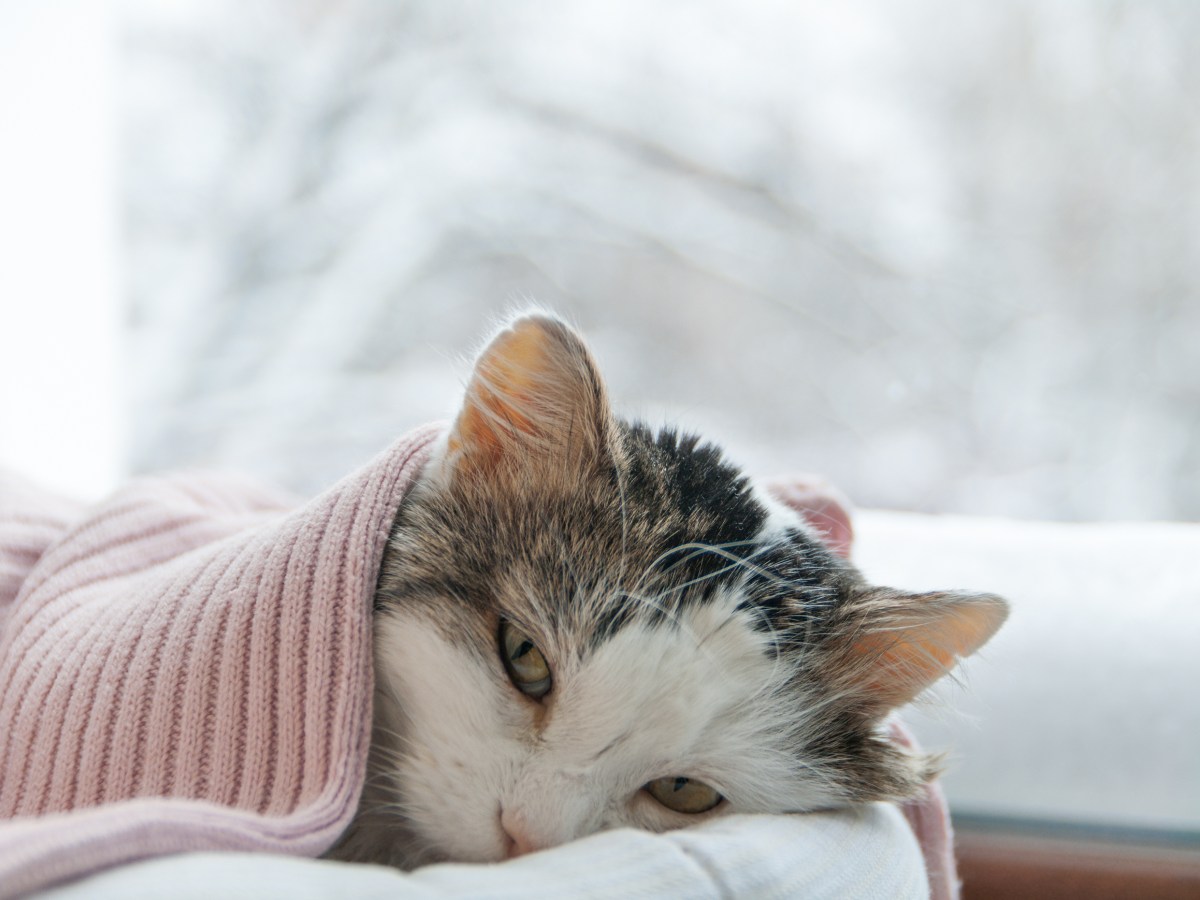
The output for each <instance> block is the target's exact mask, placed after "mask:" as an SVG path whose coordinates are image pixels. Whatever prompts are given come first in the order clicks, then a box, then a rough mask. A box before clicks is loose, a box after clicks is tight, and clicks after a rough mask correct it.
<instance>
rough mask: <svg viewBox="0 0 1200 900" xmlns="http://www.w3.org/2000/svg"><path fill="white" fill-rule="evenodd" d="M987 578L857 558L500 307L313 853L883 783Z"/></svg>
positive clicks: (532, 844)
mask: <svg viewBox="0 0 1200 900" xmlns="http://www.w3.org/2000/svg"><path fill="white" fill-rule="evenodd" d="M1006 615H1007V605H1006V604H1005V601H1004V600H1002V599H1001V598H999V597H996V596H994V595H991V594H973V593H965V592H941V593H925V594H910V593H906V592H904V591H900V590H895V589H892V588H886V587H878V586H873V585H870V584H868V583H867V582H866V581H865V580H864V578H863V576H862V575H861V574H860V573H859V572H858V571H857V570H856V569H855V568H854V567H853V566H852V565H851V564H850V563H849V562H848V561H847V560H846V559H844V558H843V557H842V556H841V555H839V554H837V553H835V552H833V550H832V549H831V548H830V547H829V546H827V545H826V543H825V542H823V541H822V540H821V538H820V536H819V534H818V533H817V532H816V531H815V530H814V529H813V528H812V527H811V526H810V525H809V524H808V523H807V522H805V520H804V519H803V518H802V517H801V516H800V515H799V514H798V513H796V512H795V511H794V510H793V509H791V508H789V507H787V506H785V505H783V504H782V503H780V502H779V501H778V500H776V499H775V498H774V497H773V496H772V495H771V494H769V493H768V492H767V491H765V490H764V489H762V488H760V487H759V486H757V485H755V484H753V483H751V481H750V480H749V479H748V477H747V476H746V475H744V474H743V473H742V472H741V471H740V470H739V469H738V468H737V467H735V466H734V465H733V464H731V463H730V462H728V461H727V460H726V459H725V457H724V456H723V454H722V452H721V451H720V450H719V449H718V448H717V447H716V446H714V445H712V444H709V443H703V442H701V441H700V440H699V439H698V438H696V437H694V436H691V435H685V434H680V433H677V432H676V431H674V430H671V429H662V430H657V431H655V430H652V429H651V428H648V427H647V426H646V425H644V424H640V423H630V422H626V421H623V420H621V419H619V418H617V417H616V416H615V415H614V414H613V412H612V410H611V408H610V406H609V401H608V398H607V394H606V390H605V386H604V384H603V382H602V380H601V378H600V375H599V372H598V370H597V367H596V364H595V362H594V361H593V358H592V355H591V353H590V352H589V351H588V349H587V347H586V346H585V344H584V342H583V340H582V339H581V338H580V337H579V335H578V334H577V333H576V332H575V331H574V330H572V329H571V328H570V327H569V326H567V325H566V324H564V323H563V322H562V321H560V320H559V319H557V318H555V317H553V316H552V315H549V314H547V313H543V312H538V311H535V312H532V313H528V314H525V315H522V316H520V317H518V318H516V319H514V320H512V321H510V322H509V323H508V324H507V325H506V326H505V327H504V328H503V329H502V330H501V331H500V332H499V333H498V334H496V335H495V336H494V337H493V339H492V340H491V342H490V343H489V344H488V345H487V347H486V348H485V349H484V350H483V351H482V353H481V354H480V356H479V357H478V359H477V360H476V363H475V367H474V371H473V373H472V375H471V378H470V381H469V384H468V386H467V390H466V396H465V399H464V401H463V404H462V408H461V410H460V411H459V412H458V415H457V418H456V419H455V421H454V423H453V425H452V426H451V427H450V429H449V430H448V431H447V432H446V433H445V434H444V435H443V436H442V437H441V438H440V440H439V442H438V443H437V444H436V445H435V448H434V450H433V452H432V454H431V457H430V459H429V461H428V462H427V463H426V465H425V468H424V470H423V472H422V475H421V477H420V481H419V483H418V485H417V487H416V488H414V489H413V490H412V491H411V493H410V494H409V495H408V496H407V497H406V499H405V501H404V502H403V504H402V505H401V508H400V511H399V513H398V514H397V517H396V520H395V523H394V528H393V530H392V533H391V536H390V540H389V543H388V548H387V550H386V552H385V556H384V561H383V564H382V566H381V569H380V575H379V582H378V590H377V594H376V607H375V666H376V696H375V717H374V736H373V745H372V749H371V754H370V761H369V764H368V779H367V783H366V785H365V787H364V791H363V794H362V800H361V803H360V806H359V810H358V813H357V815H356V817H355V819H354V821H353V823H352V824H351V826H350V828H349V829H348V830H347V832H346V833H345V835H344V836H343V838H342V840H341V841H340V842H339V844H338V845H337V847H336V848H335V849H334V851H333V852H332V854H331V855H332V856H334V857H336V858H340V859H351V860H362V861H370V862H379V863H386V864H391V865H394V866H398V867H400V868H413V867H415V866H418V865H422V864H425V863H430V862H437V861H450V860H452V861H479V862H483V861H496V860H502V859H505V858H508V857H512V856H517V855H520V854H524V853H529V852H532V851H535V850H539V849H542V848H546V847H551V846H554V845H557V844H561V843H564V842H566V841H570V840H572V839H575V838H578V837H581V836H584V835H587V834H590V833H593V832H596V831H599V830H602V829H608V828H615V827H621V826H633V827H636V828H644V829H650V830H654V831H663V830H667V829H672V828H678V827H682V826H686V825H689V824H692V823H695V822H698V821H703V820H705V819H708V818H710V817H713V816H721V815H727V814H730V813H741V812H753V813H787V812H804V811H812V810H818V809H826V808H831V807H839V806H845V805H852V804H857V803H864V802H868V801H875V800H903V799H906V798H910V797H912V796H914V795H915V794H917V793H918V792H919V791H920V790H921V789H922V788H923V786H924V785H925V784H926V782H928V781H929V780H930V779H931V778H933V777H934V776H935V775H936V774H937V769H938V761H937V759H936V758H934V757H930V756H925V755H922V754H919V753H912V752H910V751H908V750H906V749H904V748H902V747H900V746H898V745H896V744H895V743H893V742H892V741H890V740H889V738H888V734H887V730H886V725H885V720H886V719H887V717H888V716H889V714H890V713H892V711H893V710H895V709H896V708H898V707H900V706H902V705H904V704H905V703H907V702H908V701H910V700H912V699H913V698H914V697H915V696H916V695H917V694H919V693H920V692H921V691H922V690H924V689H925V688H926V687H928V686H929V685H930V684H932V683H933V682H934V681H936V680H937V679H938V678H940V677H941V676H942V675H944V674H946V672H948V671H949V670H950V668H952V667H953V665H954V664H955V663H956V661H957V660H958V658H960V657H963V656H967V655H969V654H971V653H973V652H974V651H976V650H977V649H978V648H979V647H980V646H982V645H983V644H984V643H985V642H986V641H987V640H988V639H989V638H990V637H991V636H992V635H993V634H994V633H995V632H996V630H997V629H998V628H999V627H1000V625H1001V624H1002V623H1003V621H1004V619H1005V617H1006Z"/></svg>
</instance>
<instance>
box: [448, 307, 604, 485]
mask: <svg viewBox="0 0 1200 900" xmlns="http://www.w3.org/2000/svg"><path fill="white" fill-rule="evenodd" d="M611 428H612V417H611V413H610V410H609V405H608V400H607V397H606V395H605V390H604V384H603V382H602V381H601V380H600V375H599V372H598V370H597V368H596V365H595V363H594V361H593V360H592V355H591V353H590V352H589V351H588V349H587V346H586V345H585V344H584V343H583V340H582V339H581V338H580V337H579V335H577V334H576V333H575V332H574V331H573V330H572V329H571V328H570V327H569V326H568V325H566V324H565V323H564V322H562V321H560V320H559V319H556V318H554V317H553V316H550V315H548V314H546V313H541V312H538V313H529V314H525V315H522V316H520V317H518V318H516V319H514V320H513V321H512V322H510V323H509V324H508V326H507V327H505V328H504V329H502V330H501V331H500V332H499V333H498V334H497V335H496V336H495V337H493V338H492V340H491V342H490V343H489V344H488V345H487V347H485V348H484V350H483V352H482V353H481V354H480V355H479V357H478V359H477V360H476V361H475V369H474V371H473V372H472V374H471V380H470V382H469V383H468V385H467V392H466V396H465V397H464V399H463V406H462V409H461V410H460V411H459V414H458V418H457V419H456V420H455V422H454V426H453V428H452V429H451V431H450V434H449V435H448V438H447V448H446V465H447V466H448V468H449V470H450V471H451V472H453V473H471V474H472V476H482V477H484V478H496V477H500V476H503V475H505V474H513V473H524V474H528V473H529V472H530V471H531V470H537V471H539V474H540V475H541V476H542V477H545V474H546V473H551V472H556V473H563V474H569V473H577V472H579V471H581V470H582V468H584V467H586V466H589V465H594V464H595V463H597V462H598V461H599V460H600V459H601V458H602V456H603V455H604V453H605V450H606V448H607V446H608V443H609V439H610V431H611Z"/></svg>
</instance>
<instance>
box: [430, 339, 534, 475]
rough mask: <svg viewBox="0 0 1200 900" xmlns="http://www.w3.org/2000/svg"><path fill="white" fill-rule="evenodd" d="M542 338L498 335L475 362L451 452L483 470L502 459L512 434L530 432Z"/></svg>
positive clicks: (532, 430)
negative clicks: (460, 455) (467, 458)
mask: <svg viewBox="0 0 1200 900" xmlns="http://www.w3.org/2000/svg"><path fill="white" fill-rule="evenodd" d="M548 340H549V339H548V337H547V336H546V334H545V332H543V331H542V330H541V329H540V328H531V327H526V328H517V329H514V330H512V331H508V332H505V333H504V334H502V335H500V336H499V337H498V338H497V339H496V340H495V342H494V343H493V345H492V346H491V347H489V348H488V351H487V356H486V358H485V359H483V360H481V361H480V365H479V368H478V370H477V371H476V373H475V375H474V376H473V377H472V379H471V384H470V386H469V387H468V389H467V400H466V404H465V405H464V407H463V410H462V412H461V413H460V414H459V417H458V422H457V423H456V427H455V429H454V433H453V434H452V435H451V437H450V441H449V446H450V450H451V451H459V450H463V451H466V455H467V456H468V457H469V458H471V459H473V460H474V461H475V462H476V463H478V464H482V465H483V466H485V467H488V466H491V465H494V464H495V463H496V462H498V461H499V460H500V459H501V458H502V457H503V455H504V448H505V444H506V442H510V440H511V437H510V436H511V435H512V434H514V433H516V432H523V433H525V434H531V435H532V434H536V433H537V427H536V426H535V425H534V422H533V420H532V419H531V418H530V417H529V415H528V414H527V412H528V411H529V410H530V407H531V406H532V405H533V399H532V398H533V397H534V395H535V388H536V387H537V385H538V384H539V383H540V382H541V381H543V380H544V376H545V372H546V369H547V365H546V354H547V342H548Z"/></svg>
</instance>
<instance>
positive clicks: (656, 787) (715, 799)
mask: <svg viewBox="0 0 1200 900" xmlns="http://www.w3.org/2000/svg"><path fill="white" fill-rule="evenodd" d="M646 793H647V794H649V795H650V796H651V797H653V798H654V799H655V800H657V801H658V802H659V803H661V804H662V805H663V806H665V807H666V808H667V809H671V810H674V811H675V812H678V813H688V814H689V815H692V814H695V813H702V812H708V811H709V810H710V809H712V808H713V807H714V806H716V805H717V804H718V803H720V802H721V800H722V799H723V798H722V797H721V795H720V794H718V793H717V792H716V790H715V789H714V788H711V787H709V786H708V785H707V784H705V783H704V782H702V781H695V780H693V779H691V778H684V777H682V776H679V775H672V776H670V777H669V778H656V779H654V780H653V781H651V782H650V783H649V784H647V785H646Z"/></svg>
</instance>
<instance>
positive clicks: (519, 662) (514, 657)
mask: <svg viewBox="0 0 1200 900" xmlns="http://www.w3.org/2000/svg"><path fill="white" fill-rule="evenodd" d="M500 658H501V659H502V660H504V668H505V669H506V670H507V671H508V677H509V678H510V679H512V683H513V684H514V685H516V687H517V690H519V691H521V693H523V694H527V695H529V696H530V697H532V698H533V699H535V700H539V699H541V698H542V697H544V696H546V694H548V693H550V685H551V683H552V681H553V679H552V678H551V676H550V666H549V665H548V664H547V663H546V657H544V656H542V651H541V650H539V649H538V648H537V645H536V644H535V643H534V642H533V640H532V639H531V638H530V637H529V635H527V634H526V633H525V632H523V631H521V629H519V628H517V627H516V626H515V625H513V623H512V622H509V621H508V620H504V621H502V622H501V623H500Z"/></svg>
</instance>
